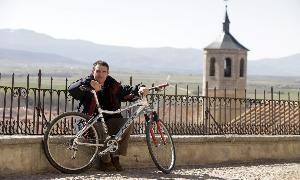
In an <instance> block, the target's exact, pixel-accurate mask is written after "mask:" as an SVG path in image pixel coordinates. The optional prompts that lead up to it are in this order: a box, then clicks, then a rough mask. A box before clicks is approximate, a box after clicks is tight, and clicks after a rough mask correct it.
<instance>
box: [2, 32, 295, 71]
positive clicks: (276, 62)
mask: <svg viewBox="0 0 300 180" xmlns="http://www.w3.org/2000/svg"><path fill="white" fill-rule="evenodd" d="M97 59H103V60H106V61H107V62H108V63H109V64H110V66H111V67H112V69H114V70H116V71H118V70H120V71H140V72H143V71H146V72H172V73H189V74H194V73H197V74H198V73H202V63H203V51H202V50H199V49H193V48H188V49H178V48H171V47H161V48H132V47H125V46H109V45H103V44H96V43H93V42H89V41H84V40H66V39H55V38H53V37H51V36H48V35H45V34H41V33H36V32H34V31H30V30H25V29H20V30H10V29H0V63H1V64H2V67H4V68H8V67H10V69H11V68H13V67H19V66H21V65H26V66H27V67H29V68H28V69H29V70H30V69H32V68H31V67H43V68H46V69H48V70H49V69H55V71H56V72H58V71H61V72H67V73H72V72H74V67H75V68H77V69H80V68H81V69H88V68H90V67H91V64H92V63H93V62H94V61H96V60H97ZM51 67H53V68H51ZM299 67H300V54H295V55H291V56H288V57H283V58H278V59H261V60H255V61H251V60H249V61H248V74H250V75H271V76H300V71H299V70H298V68H299ZM0 70H1V71H3V68H2V69H0ZM42 70H43V69H42Z"/></svg>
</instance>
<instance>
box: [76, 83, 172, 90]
mask: <svg viewBox="0 0 300 180" xmlns="http://www.w3.org/2000/svg"><path fill="white" fill-rule="evenodd" d="M167 86H169V83H165V84H160V85H158V86H154V87H151V88H148V89H149V91H150V90H154V91H160V90H161V89H162V88H165V87H167ZM79 88H80V90H82V91H91V90H94V88H93V87H91V86H86V85H81V86H80V87H79Z"/></svg>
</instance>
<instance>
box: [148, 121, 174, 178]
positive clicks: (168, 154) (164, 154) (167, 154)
mask: <svg viewBox="0 0 300 180" xmlns="http://www.w3.org/2000/svg"><path fill="white" fill-rule="evenodd" d="M158 123H159V124H160V127H161V129H162V130H163V132H162V133H163V134H164V136H163V137H164V138H165V139H164V140H163V138H162V137H161V135H160V133H159V131H158V130H157V124H158ZM153 128H154V129H153ZM151 129H153V130H152V131H153V134H154V136H152V135H151ZM153 137H155V139H156V141H157V140H160V141H159V142H158V141H157V142H156V144H155V142H154V140H153ZM146 140H147V146H148V150H149V153H150V156H151V158H152V160H153V162H154V164H155V165H156V167H157V168H158V169H159V170H161V171H162V172H164V173H165V174H169V173H170V172H171V171H172V170H173V169H174V167H175V162H176V153H175V146H174V142H173V139H172V136H171V135H170V133H169V131H168V129H167V128H166V126H165V125H164V123H163V122H162V121H160V120H158V121H153V120H150V121H149V122H148V123H147V126H146ZM164 142H165V143H164ZM161 147H166V149H165V150H163V149H161ZM159 148H160V149H159ZM168 149H169V150H168ZM156 150H157V151H158V153H156V152H155V151H156ZM159 153H160V154H159ZM166 158H170V161H168V162H167V163H163V162H162V161H163V160H164V159H166Z"/></svg>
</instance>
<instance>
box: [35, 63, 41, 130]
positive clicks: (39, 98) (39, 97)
mask: <svg viewBox="0 0 300 180" xmlns="http://www.w3.org/2000/svg"><path fill="white" fill-rule="evenodd" d="M41 84H42V71H41V69H39V73H38V107H36V108H37V121H36V125H37V126H36V134H39V126H40V125H39V123H40V114H41Z"/></svg>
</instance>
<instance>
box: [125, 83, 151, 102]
mask: <svg viewBox="0 0 300 180" xmlns="http://www.w3.org/2000/svg"><path fill="white" fill-rule="evenodd" d="M140 93H142V94H143V95H148V93H149V90H148V89H147V88H145V86H144V85H142V84H137V85H135V86H129V85H123V86H121V100H122V101H132V100H133V99H134V97H137V96H139V95H140Z"/></svg>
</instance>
